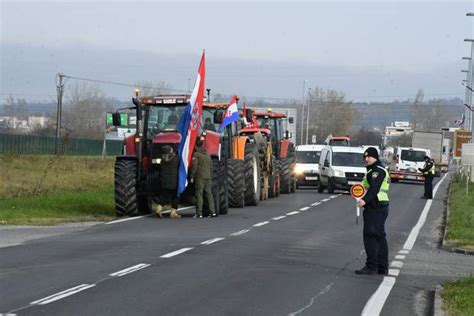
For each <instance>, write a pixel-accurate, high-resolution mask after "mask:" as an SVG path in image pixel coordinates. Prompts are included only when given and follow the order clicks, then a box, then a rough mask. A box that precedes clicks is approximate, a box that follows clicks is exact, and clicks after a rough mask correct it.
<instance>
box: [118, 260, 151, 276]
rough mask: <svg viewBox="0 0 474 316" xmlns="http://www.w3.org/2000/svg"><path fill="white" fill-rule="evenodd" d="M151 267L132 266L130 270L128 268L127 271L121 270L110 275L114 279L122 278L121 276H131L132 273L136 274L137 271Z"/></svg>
mask: <svg viewBox="0 0 474 316" xmlns="http://www.w3.org/2000/svg"><path fill="white" fill-rule="evenodd" d="M149 266H150V264H148V263H139V264H137V265H134V266H132V267H129V268H126V269H123V270H120V271H117V272H114V273H111V274H109V275H110V276H113V277H121V276H124V275H127V274H130V273H132V272H135V271H138V270H141V269H144V268H146V267H149Z"/></svg>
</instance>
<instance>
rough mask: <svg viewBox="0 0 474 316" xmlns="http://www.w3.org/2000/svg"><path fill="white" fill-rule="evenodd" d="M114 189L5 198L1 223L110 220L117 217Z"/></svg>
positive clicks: (0, 210)
mask: <svg viewBox="0 0 474 316" xmlns="http://www.w3.org/2000/svg"><path fill="white" fill-rule="evenodd" d="M113 194H114V193H113V189H102V190H94V191H82V192H62V193H50V194H45V195H42V196H32V197H25V198H8V199H5V200H2V201H1V203H2V206H1V208H0V224H1V225H55V224H59V223H66V222H81V221H106V220H110V219H113V218H114V216H115V205H114V197H113Z"/></svg>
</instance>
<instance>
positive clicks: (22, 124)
mask: <svg viewBox="0 0 474 316" xmlns="http://www.w3.org/2000/svg"><path fill="white" fill-rule="evenodd" d="M48 121H49V118H47V117H46V116H0V130H2V129H13V130H16V132H18V133H29V132H31V131H33V130H34V129H37V128H44V127H46V125H47V124H48Z"/></svg>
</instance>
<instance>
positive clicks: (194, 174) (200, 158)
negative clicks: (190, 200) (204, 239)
mask: <svg viewBox="0 0 474 316" xmlns="http://www.w3.org/2000/svg"><path fill="white" fill-rule="evenodd" d="M196 147H197V149H196V151H195V152H194V155H193V167H192V169H191V180H190V181H191V183H193V182H194V183H195V189H194V196H195V197H196V203H197V204H196V215H195V216H194V218H202V206H203V204H204V200H203V197H204V198H206V200H207V205H208V206H209V217H215V216H217V215H216V211H215V208H214V197H213V196H212V161H211V155H209V153H208V152H207V150H206V148H204V143H203V142H202V140H200V139H198V140H196ZM203 194H204V196H203Z"/></svg>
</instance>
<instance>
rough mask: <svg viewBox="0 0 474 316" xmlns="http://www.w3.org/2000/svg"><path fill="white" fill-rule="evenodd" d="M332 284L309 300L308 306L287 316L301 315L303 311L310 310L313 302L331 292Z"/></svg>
mask: <svg viewBox="0 0 474 316" xmlns="http://www.w3.org/2000/svg"><path fill="white" fill-rule="evenodd" d="M333 284H334V282H331V283H329V284H328V285H326V286H325V287H324V288H323V289H322V290H321V291H319V293H318V294H316V295H315V296H313V297H312V298H311V300H310V301H309V303H308V304H306V306H304V307H302V308H300V309H299V310H297V311H296V312H293V313H289V314H288V316H296V315H298V314H301V313H302V312H304V311H305V310H307V309H308V308H310V307H311V306H312V305H313V304H314V302H315V301H316V299H317V298H318V297H319V296H321V295H324V294H326V293H327V292H329V291H330V290H331V287H332V286H333Z"/></svg>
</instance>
